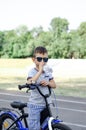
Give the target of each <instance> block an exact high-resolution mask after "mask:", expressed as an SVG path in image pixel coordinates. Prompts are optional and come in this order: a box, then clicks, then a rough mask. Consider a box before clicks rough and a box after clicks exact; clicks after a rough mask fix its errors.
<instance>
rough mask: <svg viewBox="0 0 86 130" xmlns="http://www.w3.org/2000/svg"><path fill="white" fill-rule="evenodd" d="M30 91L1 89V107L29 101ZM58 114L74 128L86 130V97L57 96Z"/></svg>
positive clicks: (75, 129) (74, 129) (73, 129)
mask: <svg viewBox="0 0 86 130" xmlns="http://www.w3.org/2000/svg"><path fill="white" fill-rule="evenodd" d="M28 95H29V93H25V92H24V91H21V92H20V91H7V90H0V107H9V108H10V102H12V101H22V102H27V101H28ZM56 100H57V104H58V116H59V118H60V119H62V120H63V121H64V122H65V123H66V124H67V125H69V126H70V127H71V128H72V130H86V98H75V97H65V96H58V97H57V99H56Z"/></svg>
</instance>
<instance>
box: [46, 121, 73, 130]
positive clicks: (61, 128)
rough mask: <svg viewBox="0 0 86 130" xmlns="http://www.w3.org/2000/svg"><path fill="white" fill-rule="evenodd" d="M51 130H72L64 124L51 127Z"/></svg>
mask: <svg viewBox="0 0 86 130" xmlns="http://www.w3.org/2000/svg"><path fill="white" fill-rule="evenodd" d="M46 130H49V129H48V128H47V129H46ZM52 130H72V129H71V128H70V127H69V126H67V125H66V124H63V123H61V122H59V123H56V124H53V125H52Z"/></svg>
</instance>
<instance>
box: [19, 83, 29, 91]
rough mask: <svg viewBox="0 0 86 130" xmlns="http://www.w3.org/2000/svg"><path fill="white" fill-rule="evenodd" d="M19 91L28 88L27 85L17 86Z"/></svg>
mask: <svg viewBox="0 0 86 130" xmlns="http://www.w3.org/2000/svg"><path fill="white" fill-rule="evenodd" d="M18 88H19V90H21V89H23V88H29V84H24V85H18Z"/></svg>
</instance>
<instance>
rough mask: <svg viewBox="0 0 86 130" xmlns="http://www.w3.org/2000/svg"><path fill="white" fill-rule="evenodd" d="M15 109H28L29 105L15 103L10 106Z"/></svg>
mask: <svg viewBox="0 0 86 130" xmlns="http://www.w3.org/2000/svg"><path fill="white" fill-rule="evenodd" d="M10 105H11V106H12V107H13V108H18V109H23V108H24V107H27V103H22V102H17V101H14V102H12V103H11V104H10Z"/></svg>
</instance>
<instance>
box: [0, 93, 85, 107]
mask: <svg viewBox="0 0 86 130" xmlns="http://www.w3.org/2000/svg"><path fill="white" fill-rule="evenodd" d="M0 95H8V96H14V97H15V95H16V96H17V97H25V98H28V95H27V96H25V95H21V94H20V95H17V94H10V93H0ZM56 100H57V101H60V102H69V103H77V104H84V105H85V104H86V102H81V101H74V100H66V99H59V98H58V99H56Z"/></svg>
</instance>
